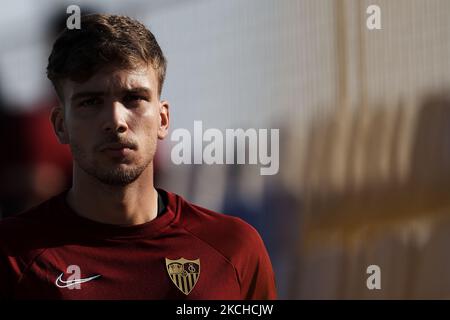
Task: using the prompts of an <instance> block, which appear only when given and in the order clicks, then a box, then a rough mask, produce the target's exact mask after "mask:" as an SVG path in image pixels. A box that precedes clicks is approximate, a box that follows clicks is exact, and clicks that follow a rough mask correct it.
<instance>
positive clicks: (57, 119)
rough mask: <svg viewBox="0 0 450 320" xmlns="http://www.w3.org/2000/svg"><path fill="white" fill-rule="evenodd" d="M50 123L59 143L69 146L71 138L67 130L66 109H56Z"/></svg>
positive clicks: (52, 113)
mask: <svg viewBox="0 0 450 320" xmlns="http://www.w3.org/2000/svg"><path fill="white" fill-rule="evenodd" d="M50 121H51V122H52V125H53V130H54V131H55V134H56V137H57V138H58V141H59V143H61V144H68V143H69V136H68V133H67V130H66V124H65V122H64V109H63V108H62V107H61V106H58V107H54V108H53V109H52V111H51V114H50Z"/></svg>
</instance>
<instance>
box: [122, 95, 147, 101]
mask: <svg viewBox="0 0 450 320" xmlns="http://www.w3.org/2000/svg"><path fill="white" fill-rule="evenodd" d="M124 100H125V101H127V102H134V101H137V102H139V101H148V99H147V98H146V97H144V96H140V95H135V94H131V95H127V96H125V98H124Z"/></svg>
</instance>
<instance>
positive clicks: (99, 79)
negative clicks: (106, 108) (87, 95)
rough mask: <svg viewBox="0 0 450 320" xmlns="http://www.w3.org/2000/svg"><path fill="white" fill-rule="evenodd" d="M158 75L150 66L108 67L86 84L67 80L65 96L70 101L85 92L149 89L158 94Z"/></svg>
mask: <svg viewBox="0 0 450 320" xmlns="http://www.w3.org/2000/svg"><path fill="white" fill-rule="evenodd" d="M157 81H158V80H157V75H156V71H155V69H153V67H151V66H150V65H141V66H139V67H136V68H134V69H120V68H117V67H114V66H107V67H104V68H102V69H100V70H99V71H98V72H96V73H95V74H94V75H93V76H92V77H91V78H89V79H88V80H87V81H85V82H75V81H72V80H70V79H66V80H65V81H64V82H63V89H64V96H65V97H67V98H68V99H70V98H71V97H72V96H73V95H74V94H76V93H79V92H84V91H101V92H105V93H114V92H115V91H119V90H127V89H133V88H142V87H145V88H148V89H150V91H151V92H152V94H153V93H156V92H157V85H158V82H157Z"/></svg>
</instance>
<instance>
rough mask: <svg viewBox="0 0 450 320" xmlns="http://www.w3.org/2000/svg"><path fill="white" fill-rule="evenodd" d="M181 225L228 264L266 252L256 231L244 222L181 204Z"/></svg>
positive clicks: (184, 203)
mask: <svg viewBox="0 0 450 320" xmlns="http://www.w3.org/2000/svg"><path fill="white" fill-rule="evenodd" d="M180 225H181V226H182V227H183V228H184V229H185V230H186V231H187V232H189V233H190V234H192V235H193V236H195V237H197V238H198V239H200V240H202V241H203V242H206V243H208V244H209V245H210V246H212V247H214V249H216V250H217V251H219V252H220V253H221V254H222V255H224V256H225V257H226V258H227V259H229V260H230V261H233V260H236V259H239V258H240V257H242V256H249V255H250V256H252V255H258V254H259V253H260V252H262V251H264V250H265V247H264V244H263V242H262V239H261V237H260V235H259V233H258V231H256V229H255V228H254V227H253V226H251V225H250V224H248V223H247V222H245V221H244V220H242V219H240V218H238V217H234V216H231V215H226V214H222V213H218V212H215V211H212V210H209V209H206V208H203V207H201V206H198V205H195V204H192V203H189V202H187V201H185V200H182V201H181V219H180Z"/></svg>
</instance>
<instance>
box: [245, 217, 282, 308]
mask: <svg viewBox="0 0 450 320" xmlns="http://www.w3.org/2000/svg"><path fill="white" fill-rule="evenodd" d="M248 228H249V230H248V231H247V232H246V237H245V238H244V239H245V240H244V241H245V243H244V244H243V245H244V248H245V250H244V251H243V252H242V255H240V261H239V263H238V265H239V267H238V273H239V274H240V282H241V283H240V284H241V294H242V298H243V299H245V300H274V299H276V298H277V291H276V284H275V276H274V272H273V269H272V264H271V262H270V258H269V255H268V253H267V250H266V248H265V246H264V243H263V240H262V239H261V237H260V236H259V234H258V232H257V231H256V230H255V229H254V228H253V227H250V226H248Z"/></svg>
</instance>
